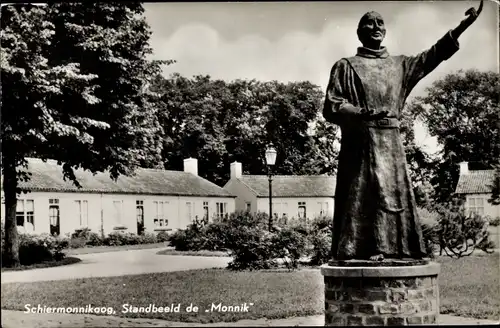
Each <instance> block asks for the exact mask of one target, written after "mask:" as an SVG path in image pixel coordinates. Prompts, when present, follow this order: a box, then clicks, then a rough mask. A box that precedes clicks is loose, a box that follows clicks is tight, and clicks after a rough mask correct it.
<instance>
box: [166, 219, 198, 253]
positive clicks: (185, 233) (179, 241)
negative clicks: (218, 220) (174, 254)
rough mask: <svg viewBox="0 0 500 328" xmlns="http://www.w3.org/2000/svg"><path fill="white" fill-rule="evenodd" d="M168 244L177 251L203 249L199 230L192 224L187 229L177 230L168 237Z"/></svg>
mask: <svg viewBox="0 0 500 328" xmlns="http://www.w3.org/2000/svg"><path fill="white" fill-rule="evenodd" d="M169 242H170V245H171V246H173V247H175V250H177V251H199V250H201V249H203V238H202V235H201V231H200V230H198V228H197V227H195V226H193V225H189V226H188V227H187V229H184V230H177V231H176V232H174V233H173V234H172V235H171V236H170V238H169Z"/></svg>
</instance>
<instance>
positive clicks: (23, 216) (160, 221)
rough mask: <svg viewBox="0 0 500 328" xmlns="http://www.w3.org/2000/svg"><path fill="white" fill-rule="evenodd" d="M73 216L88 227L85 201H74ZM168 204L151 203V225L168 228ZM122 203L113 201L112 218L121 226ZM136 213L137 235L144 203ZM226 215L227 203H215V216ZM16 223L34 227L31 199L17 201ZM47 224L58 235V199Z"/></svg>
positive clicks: (190, 208)
mask: <svg viewBox="0 0 500 328" xmlns="http://www.w3.org/2000/svg"><path fill="white" fill-rule="evenodd" d="M74 204H75V207H74V209H75V216H76V220H77V222H78V223H79V225H80V226H88V225H89V204H88V201H87V200H75V201H74ZM168 204H169V202H167V201H153V208H154V211H155V212H154V213H155V216H154V218H153V223H154V224H155V226H158V227H164V226H165V227H166V226H168V223H169V222H168V218H167V213H168ZM193 205H194V203H192V202H186V209H187V211H186V213H187V217H188V219H189V220H191V221H192V220H193ZM122 206H123V201H113V212H114V213H113V214H114V215H113V218H114V221H115V223H116V224H121V219H122ZM136 213H137V229H138V232H139V233H142V231H144V201H143V200H137V201H136ZM203 215H204V219H206V220H208V217H209V207H208V202H206V201H205V202H203ZM225 215H227V203H224V202H217V203H216V216H217V217H219V218H220V217H223V216H225ZM16 222H17V225H18V226H25V227H26V226H28V225H29V224H31V226H32V227H31V229H34V226H35V206H34V200H32V199H19V200H18V201H17V208H16ZM49 222H50V232H51V234H54V233H55V234H59V231H60V209H59V199H49Z"/></svg>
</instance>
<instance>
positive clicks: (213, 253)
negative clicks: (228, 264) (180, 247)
mask: <svg viewBox="0 0 500 328" xmlns="http://www.w3.org/2000/svg"><path fill="white" fill-rule="evenodd" d="M156 254H158V255H185V256H213V257H225V256H229V252H220V251H218V252H216V251H205V250H201V251H176V250H175V249H164V250H162V251H159V252H158V253H156Z"/></svg>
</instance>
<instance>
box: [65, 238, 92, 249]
mask: <svg viewBox="0 0 500 328" xmlns="http://www.w3.org/2000/svg"><path fill="white" fill-rule="evenodd" d="M68 244H69V248H83V247H85V246H86V245H87V240H86V239H85V238H83V237H75V238H70V239H68Z"/></svg>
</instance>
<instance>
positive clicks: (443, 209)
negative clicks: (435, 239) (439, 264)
mask: <svg viewBox="0 0 500 328" xmlns="http://www.w3.org/2000/svg"><path fill="white" fill-rule="evenodd" d="M436 209H437V212H438V213H439V216H440V217H439V222H438V225H437V227H436V233H437V235H438V236H439V240H440V244H441V247H442V249H443V250H444V251H445V253H446V255H447V256H450V257H456V258H460V257H463V256H468V255H471V254H472V252H473V251H474V250H476V249H478V250H482V251H484V252H486V253H492V252H493V250H492V249H493V248H494V247H495V246H494V244H493V243H492V242H491V241H490V240H489V233H488V229H487V228H488V221H487V220H486V219H485V218H484V217H482V216H480V215H467V214H466V213H465V211H464V210H463V209H456V208H452V207H450V206H446V205H444V206H438V207H436Z"/></svg>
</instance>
